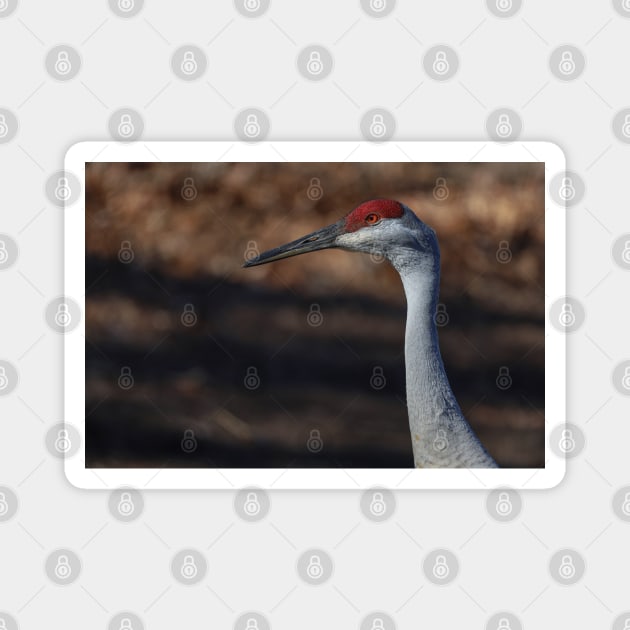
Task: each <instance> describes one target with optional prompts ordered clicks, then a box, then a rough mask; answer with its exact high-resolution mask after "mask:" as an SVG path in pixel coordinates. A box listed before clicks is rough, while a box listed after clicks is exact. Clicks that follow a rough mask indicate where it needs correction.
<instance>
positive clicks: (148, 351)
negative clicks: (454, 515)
mask: <svg viewBox="0 0 630 630" xmlns="http://www.w3.org/2000/svg"><path fill="white" fill-rule="evenodd" d="M86 179H87V188H86V195H87V207H86V214H87V218H86V247H87V260H86V272H87V273H86V290H87V291H86V337H87V341H86V427H87V436H86V454H87V465H88V466H89V467H152V468H159V467H187V466H194V467H214V466H220V467H289V466H291V467H310V466H314V467H318V466H325V467H337V466H342V467H412V466H413V458H412V451H411V440H410V436H409V427H408V421H407V412H406V406H405V370H404V352H403V349H404V332H405V314H406V307H405V299H404V293H403V290H402V285H401V282H400V280H399V278H398V275H397V274H396V272H395V271H394V270H393V269H392V268H391V267H390V266H389V264H388V263H387V262H378V261H376V262H375V261H374V260H372V259H371V258H370V257H369V256H366V255H361V254H355V253H349V252H343V251H323V252H316V253H313V254H308V255H305V256H299V257H296V258H291V259H288V260H285V261H279V262H276V263H272V264H270V265H265V266H262V267H257V268H252V269H242V268H241V265H242V263H243V262H244V259H245V256H248V255H252V254H253V253H255V251H256V250H259V251H263V250H265V249H269V248H271V247H275V246H276V245H279V244H281V243H284V242H286V241H289V240H293V239H295V238H298V237H299V236H302V235H303V234H306V233H308V232H310V231H312V230H314V229H316V228H318V227H321V226H323V225H326V224H328V223H331V222H333V221H336V220H337V219H339V218H340V217H341V216H342V215H343V214H345V213H347V212H348V211H350V210H351V209H352V208H354V207H355V206H357V205H358V204H359V203H361V202H362V201H365V200H368V199H370V198H373V197H391V198H394V199H398V200H399V201H402V202H403V203H406V204H407V205H409V206H410V207H411V208H412V209H413V210H414V211H415V212H416V213H417V214H418V216H419V217H420V218H421V219H422V220H424V221H425V222H427V223H428V224H429V225H431V226H432V227H433V228H434V229H435V230H436V232H437V235H438V238H439V241H440V247H441V251H442V280H441V295H440V302H441V303H442V304H443V305H444V307H443V310H442V311H441V316H440V317H441V319H439V320H438V321H440V322H441V323H444V316H446V318H447V319H448V322H447V323H446V325H443V326H441V327H440V328H439V335H440V343H441V348H442V355H443V358H444V362H445V365H446V369H447V373H448V375H449V379H450V381H451V385H452V387H453V390H454V392H455V395H456V396H457V398H458V400H459V403H460V405H461V407H462V410H463V411H464V413H465V415H466V416H467V417H468V418H469V420H470V422H471V424H472V426H473V427H474V429H475V430H476V431H477V433H478V435H479V437H480V439H481V440H482V442H483V443H484V444H485V446H486V447H487V449H488V450H489V451H490V453H491V454H492V455H493V456H494V457H495V458H496V460H497V461H498V462H499V464H500V465H502V466H505V467H543V466H544V289H543V286H544V165H542V164H530V163H527V164H483V163H474V164H469V163H466V164H458V163H449V164H430V163H422V164H410V163H401V164H398V163H386V164H377V163H373V164H361V163H343V164H319V163H317V164H310V163H300V164H284V163H282V164H277V163H263V164H256V163H242V164H230V163H225V164H202V163H195V164H186V163H177V164H163V163H159V164H158V163H151V164H125V163H113V164H108V163H94V164H90V165H88V168H87V173H86ZM508 259H509V260H508ZM313 323H319V325H315V326H313V325H312V324H313ZM506 369H507V374H508V375H509V378H510V379H511V384H510V386H509V387H508V388H507V389H503V388H501V387H498V386H497V377H498V376H499V375H500V374H505V373H506V372H505V370H506ZM375 370H376V373H377V374H378V375H380V374H381V373H382V375H383V376H384V377H385V386H384V387H383V388H382V389H374V388H373V387H372V386H371V382H374V381H373V379H372V376H373V375H374V374H375ZM500 383H501V384H504V383H505V381H500ZM318 439H319V441H318ZM309 446H310V447H311V448H309ZM313 447H314V448H313Z"/></svg>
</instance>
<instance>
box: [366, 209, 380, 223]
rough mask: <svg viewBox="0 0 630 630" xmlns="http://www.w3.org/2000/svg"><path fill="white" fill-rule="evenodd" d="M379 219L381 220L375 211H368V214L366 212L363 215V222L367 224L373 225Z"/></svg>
mask: <svg viewBox="0 0 630 630" xmlns="http://www.w3.org/2000/svg"><path fill="white" fill-rule="evenodd" d="M380 220H381V217H380V216H379V215H378V214H376V213H375V212H370V214H368V215H367V216H366V217H365V222H366V223H367V224H368V225H374V224H375V223H378V222H379V221H380Z"/></svg>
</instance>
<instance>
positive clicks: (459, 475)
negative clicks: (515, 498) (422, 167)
mask: <svg viewBox="0 0 630 630" xmlns="http://www.w3.org/2000/svg"><path fill="white" fill-rule="evenodd" d="M283 161H286V162H344V161H348V162H406V161H411V162H544V164H545V207H544V209H543V208H541V218H542V216H543V211H544V217H545V219H544V220H545V467H544V468H511V469H501V468H499V469H403V468H383V469H363V468H351V469H333V468H326V469H320V468H295V469H293V468H263V469H260V468H243V469H242V468H223V469H211V468H162V469H158V468H150V469H147V468H87V467H86V461H85V437H86V436H85V343H86V338H85V317H84V316H83V317H82V318H81V322H80V325H79V326H78V327H77V328H76V329H74V330H73V331H72V332H69V333H67V334H66V335H64V340H65V345H64V354H65V356H64V411H65V421H66V422H67V423H68V424H70V425H72V426H74V427H75V428H76V429H77V430H78V431H79V434H80V436H81V448H80V449H79V451H78V452H77V453H76V454H75V455H73V456H71V457H66V458H65V460H64V470H65V474H66V477H67V479H68V480H69V481H70V483H71V484H72V485H74V486H76V487H78V488H84V489H100V490H103V489H108V488H110V489H113V488H120V487H123V486H129V487H133V488H138V489H216V490H234V489H238V488H244V487H258V488H265V489H278V490H288V489H292V490H295V489H317V490H357V489H367V488H373V487H377V486H378V487H385V488H391V489H400V490H419V489H431V490H435V489H449V490H456V489H460V490H461V489H477V490H490V489H492V488H496V487H508V488H513V489H517V490H538V489H546V488H552V487H554V486H556V485H558V484H559V483H560V482H561V481H562V479H563V478H564V475H565V471H566V458H565V457H561V456H558V455H557V454H556V453H554V451H553V450H552V449H551V448H550V442H549V438H550V435H551V433H552V431H553V430H554V429H555V428H556V427H558V426H562V425H564V424H565V420H566V418H565V416H566V333H563V332H561V331H559V330H556V329H555V328H554V327H553V326H551V325H550V322H549V317H548V316H547V314H548V312H549V307H550V306H551V304H552V303H553V302H554V301H555V300H556V299H558V298H561V297H563V296H564V295H566V229H565V228H566V208H565V207H564V206H562V205H559V204H558V203H557V202H556V201H554V199H553V198H552V196H551V195H550V191H549V182H550V181H551V179H552V178H553V177H554V176H555V175H556V174H558V173H560V172H564V171H565V168H566V164H565V156H564V153H563V152H562V150H561V149H560V148H559V147H558V146H557V145H555V144H553V143H550V142H509V143H496V142H482V141H478V142H475V141H469V142H404V141H403V142H384V143H374V142H349V141H343V142H337V141H324V142H321V141H304V142H302V141H287V142H256V143H244V142H224V141H221V142H133V143H118V142H99V141H93V142H92V141H91V142H80V143H78V144H75V145H73V146H72V147H70V149H69V150H68V152H67V153H66V156H65V170H66V172H69V173H73V174H74V175H76V176H77V178H78V179H79V181H80V183H81V187H82V190H81V195H80V198H79V200H77V201H76V202H75V203H73V204H72V205H70V206H68V207H66V209H65V222H64V239H65V241H64V250H65V260H64V295H65V296H67V297H68V298H72V299H74V300H76V302H77V303H78V304H79V305H80V307H81V312H82V313H83V315H85V291H86V288H85V166H86V163H91V162H283Z"/></svg>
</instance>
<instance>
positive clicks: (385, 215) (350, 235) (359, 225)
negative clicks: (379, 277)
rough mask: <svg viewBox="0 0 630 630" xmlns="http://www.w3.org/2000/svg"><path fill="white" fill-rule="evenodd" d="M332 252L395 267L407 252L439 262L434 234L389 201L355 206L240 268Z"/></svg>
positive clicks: (403, 207)
mask: <svg viewBox="0 0 630 630" xmlns="http://www.w3.org/2000/svg"><path fill="white" fill-rule="evenodd" d="M333 248H339V249H345V250H348V251H355V252H364V253H368V254H376V255H380V256H384V257H385V258H388V259H389V260H390V261H392V262H393V263H394V264H396V262H398V261H399V260H401V259H404V258H405V256H406V254H407V253H408V252H409V251H410V250H413V251H415V252H418V251H420V252H425V253H426V254H428V255H430V257H431V258H432V259H433V258H435V257H438V259H439V252H438V249H437V239H436V237H435V233H434V232H433V230H432V229H431V228H430V227H429V226H428V225H426V224H425V223H423V222H422V221H420V219H418V217H417V216H416V215H415V214H414V213H413V212H412V211H411V210H410V209H409V208H408V207H407V206H405V205H404V204H402V203H400V202H399V201H393V200H391V199H372V200H371V201H366V202H365V203H362V204H361V205H359V206H357V207H356V208H355V209H354V210H352V211H351V212H350V213H348V214H347V215H346V216H345V217H343V218H342V219H340V220H339V221H337V222H336V223H333V224H331V225H327V226H326V227H323V228H321V229H319V230H316V231H315V232H311V233H310V234H306V235H305V236H302V237H301V238H298V239H296V240H295V241H291V242H290V243H286V244H284V245H280V247H276V248H274V249H270V250H268V251H266V252H263V253H262V254H260V255H258V256H256V257H255V258H253V259H251V260H248V261H247V262H246V263H245V264H244V265H243V266H244V267H254V266H256V265H264V264H265V263H269V262H273V261H275V260H281V259H282V258H289V257H290V256H297V255H299V254H306V253H308V252H315V251H318V250H320V249H333Z"/></svg>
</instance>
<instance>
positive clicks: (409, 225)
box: [244, 199, 497, 468]
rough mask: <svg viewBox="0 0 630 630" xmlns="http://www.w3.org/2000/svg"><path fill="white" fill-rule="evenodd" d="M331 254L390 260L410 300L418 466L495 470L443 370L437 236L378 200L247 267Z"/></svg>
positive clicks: (411, 408)
mask: <svg viewBox="0 0 630 630" xmlns="http://www.w3.org/2000/svg"><path fill="white" fill-rule="evenodd" d="M329 248H340V249H345V250H349V251H355V252H365V253H372V254H379V255H381V256H384V257H385V258H387V259H388V260H389V261H390V263H391V264H392V265H393V266H394V268H395V269H396V271H398V273H399V274H400V277H401V279H402V283H403V287H404V290H405V295H406V297H407V324H406V331H405V366H406V381H407V383H406V385H407V410H408V414H409V428H410V430H411V443H412V447H413V456H414V462H415V466H416V467H417V468H496V466H497V465H496V463H495V461H494V460H493V459H492V457H490V455H489V454H488V453H487V451H486V450H485V448H484V447H483V445H482V444H481V442H480V441H479V439H478V438H477V436H476V435H475V433H474V432H473V430H472V429H471V427H470V425H469V424H468V422H467V421H466V418H465V417H464V414H463V413H462V411H461V409H460V407H459V405H458V404H457V400H456V399H455V395H454V394H453V391H452V389H451V386H450V384H449V382H448V378H447V376H446V372H445V370H444V364H443V362H442V356H441V354H440V347H439V343H438V335H437V328H436V324H435V319H434V316H435V313H436V307H437V301H438V292H439V284H440V249H439V246H438V241H437V237H436V235H435V232H434V231H433V230H432V229H431V228H430V227H429V226H428V225H426V224H425V223H423V222H422V221H421V220H420V219H419V218H418V217H417V216H416V215H415V214H414V213H413V212H412V211H411V210H410V209H409V208H408V207H407V206H405V205H404V204H402V203H400V202H398V201H392V200H389V199H374V200H372V201H366V202H365V203H362V204H361V205H359V206H358V207H357V208H355V209H354V210H352V212H350V213H349V214H347V215H346V216H345V217H343V218H342V219H340V220H339V221H338V222H337V223H333V224H332V225H329V226H327V227H324V228H321V229H320V230H317V231H315V232H312V233H311V234H307V235H306V236H303V237H302V238H298V239H297V240H295V241H292V242H291V243H287V244H285V245H281V246H280V247H276V248H275V249H271V250H269V251H266V252H263V253H262V254H260V255H259V256H257V257H256V258H253V259H252V260H249V261H248V262H246V263H245V265H244V267H253V266H254V265H262V264H265V263H269V262H273V261H274V260H280V259H282V258H288V257H289V256H297V255H298V254H305V253H307V252H314V251H317V250H320V249H329Z"/></svg>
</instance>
